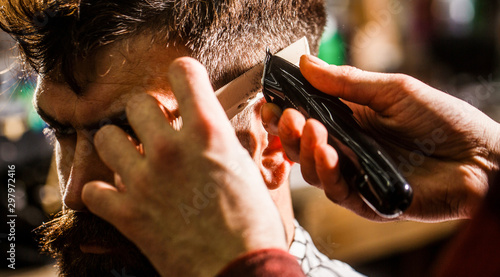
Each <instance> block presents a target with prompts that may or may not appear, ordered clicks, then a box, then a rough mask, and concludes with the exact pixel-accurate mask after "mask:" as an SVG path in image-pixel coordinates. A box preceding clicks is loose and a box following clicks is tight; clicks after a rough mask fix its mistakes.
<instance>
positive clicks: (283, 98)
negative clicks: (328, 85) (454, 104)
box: [262, 51, 413, 218]
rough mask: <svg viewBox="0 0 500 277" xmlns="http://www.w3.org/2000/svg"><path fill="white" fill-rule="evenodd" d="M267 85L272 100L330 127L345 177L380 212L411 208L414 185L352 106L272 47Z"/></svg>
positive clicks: (330, 137) (395, 213)
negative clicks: (312, 80) (316, 83)
mask: <svg viewBox="0 0 500 277" xmlns="http://www.w3.org/2000/svg"><path fill="white" fill-rule="evenodd" d="M262 85H263V93H264V96H265V97H266V100H267V101H268V102H270V103H274V104H276V105H278V106H279V107H280V108H282V109H286V108H294V109H296V110H298V111H300V112H301V113H302V114H303V115H304V116H305V117H306V118H314V119H316V120H318V121H320V122H321V123H322V124H323V125H324V126H325V127H326V129H327V130H328V143H329V144H330V145H332V146H333V147H334V148H335V149H336V150H337V152H338V154H339V163H340V169H341V172H342V175H343V177H344V179H345V180H346V181H347V182H348V183H349V184H351V185H353V186H354V187H355V189H356V190H357V191H358V192H359V194H360V195H361V197H362V198H363V200H364V201H365V203H366V204H368V205H369V206H370V207H371V208H372V209H373V210H374V211H375V212H377V213H378V214H379V215H381V216H383V217H386V218H394V217H397V216H399V215H400V214H401V213H402V212H403V211H404V210H406V209H407V208H408V206H409V205H410V203H411V200H412V196H413V192H412V189H411V187H410V185H409V184H408V182H407V181H406V180H405V179H404V178H403V176H401V174H400V173H399V172H398V171H397V169H396V167H395V166H394V163H393V162H392V160H391V159H390V157H389V156H388V155H387V154H386V153H385V151H384V150H383V149H382V147H381V146H380V145H378V143H376V142H375V140H373V139H372V138H370V137H369V136H367V135H366V133H365V132H364V130H363V129H362V128H361V127H360V126H359V124H358V122H357V121H356V119H355V118H354V116H353V113H352V111H351V110H350V108H349V107H348V106H347V105H345V104H344V103H343V102H342V101H340V100H339V99H338V98H337V97H333V96H330V95H327V94H324V93H322V92H320V91H319V90H317V89H316V88H314V87H313V86H312V85H311V84H310V83H309V82H308V81H307V80H306V79H305V78H304V77H303V76H302V74H301V73H300V70H299V68H298V67H297V66H295V65H293V64H291V63H289V62H288V61H286V60H284V59H282V58H280V57H278V56H274V55H272V54H271V53H269V51H268V53H267V56H266V60H265V67H264V73H263V77H262Z"/></svg>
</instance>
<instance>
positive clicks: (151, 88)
mask: <svg viewBox="0 0 500 277" xmlns="http://www.w3.org/2000/svg"><path fill="white" fill-rule="evenodd" d="M183 54H185V52H184V51H181V50H178V49H171V48H167V47H163V46H160V45H148V44H147V43H146V41H131V42H127V43H126V42H121V43H117V44H115V45H113V46H110V47H106V48H103V49H102V51H100V52H99V53H97V54H96V55H95V65H94V66H92V68H91V67H90V66H88V65H85V64H84V63H83V64H82V65H81V66H79V69H80V70H83V71H87V72H86V73H85V74H84V76H86V82H85V83H84V85H83V86H82V93H81V95H77V94H75V93H74V92H73V91H71V89H70V87H69V86H68V85H67V84H65V83H63V82H60V80H55V79H54V78H52V77H51V76H41V77H39V82H38V86H37V93H36V97H35V99H34V101H35V106H36V107H37V108H38V109H39V110H42V111H44V112H45V113H46V114H48V115H50V116H52V117H53V118H56V119H58V120H63V119H64V120H66V119H68V118H70V117H71V116H73V117H74V118H73V119H78V118H87V119H90V118H92V117H93V116H94V117H103V114H107V115H109V116H111V115H115V114H120V113H121V112H122V111H123V110H124V107H125V105H126V102H127V100H128V99H129V98H130V97H131V96H132V95H134V94H137V93H144V92H147V93H149V94H152V95H153V96H155V97H156V98H157V99H158V100H159V101H160V102H162V104H163V105H165V106H166V108H167V109H175V108H176V103H175V100H174V99H173V96H172V94H171V92H170V86H169V83H168V73H167V72H168V66H169V64H170V63H171V62H172V61H173V60H174V59H175V58H177V57H179V56H181V55H183ZM68 105H70V106H73V107H74V109H73V110H72V111H69V110H71V107H68ZM62 108H64V109H62ZM103 109H105V111H103ZM63 110H65V112H64V111H63ZM85 114H86V116H83V115H85ZM77 121H82V120H77Z"/></svg>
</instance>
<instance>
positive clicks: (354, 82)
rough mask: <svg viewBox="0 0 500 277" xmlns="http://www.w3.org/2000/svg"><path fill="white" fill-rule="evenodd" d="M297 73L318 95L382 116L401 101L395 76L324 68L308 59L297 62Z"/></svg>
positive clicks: (318, 62)
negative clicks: (331, 97) (339, 99)
mask: <svg viewBox="0 0 500 277" xmlns="http://www.w3.org/2000/svg"><path fill="white" fill-rule="evenodd" d="M300 71H301V73H302V74H303V75H304V77H305V78H306V79H307V80H308V81H309V82H310V83H311V84H312V85H313V86H314V87H316V88H317V89H319V90H320V91H322V92H324V93H327V94H330V95H334V96H338V97H340V98H342V99H345V100H347V101H350V102H354V103H357V104H361V105H366V106H369V107H370V108H372V109H373V110H375V111H376V112H382V111H384V110H385V109H387V108H388V107H389V106H390V105H392V104H394V103H396V102H397V101H398V100H400V99H402V98H404V97H405V96H406V95H405V94H404V93H402V87H400V86H401V80H402V79H401V78H399V77H401V76H402V75H399V74H384V73H374V72H367V71H363V70H360V69H357V68H354V67H351V66H335V65H328V64H327V63H325V62H324V61H322V60H320V59H319V58H316V57H314V56H310V55H304V56H302V57H301V58H300Z"/></svg>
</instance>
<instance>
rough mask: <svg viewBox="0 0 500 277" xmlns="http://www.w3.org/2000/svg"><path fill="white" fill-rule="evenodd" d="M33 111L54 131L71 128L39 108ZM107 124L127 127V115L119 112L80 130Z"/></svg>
mask: <svg viewBox="0 0 500 277" xmlns="http://www.w3.org/2000/svg"><path fill="white" fill-rule="evenodd" d="M35 110H36V112H37V113H38V115H40V117H41V118H42V119H43V121H45V123H47V124H48V125H49V126H50V127H52V128H54V129H64V128H68V127H73V126H71V125H66V124H63V123H61V122H59V121H58V120H57V119H55V118H54V117H53V116H51V115H49V114H48V113H47V112H45V111H44V110H43V109H42V108H40V107H39V106H35ZM109 124H114V125H117V126H123V125H128V124H129V123H128V118H127V114H126V112H125V110H123V111H120V112H118V113H116V114H114V115H111V116H107V117H105V118H103V119H101V120H99V122H93V123H89V124H85V125H84V126H82V128H83V129H87V130H92V129H100V128H101V127H103V126H105V125H109Z"/></svg>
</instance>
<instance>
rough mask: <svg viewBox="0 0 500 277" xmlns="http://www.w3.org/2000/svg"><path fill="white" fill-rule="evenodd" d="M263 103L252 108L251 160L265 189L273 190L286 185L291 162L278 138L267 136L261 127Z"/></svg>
mask: <svg viewBox="0 0 500 277" xmlns="http://www.w3.org/2000/svg"><path fill="white" fill-rule="evenodd" d="M264 103H265V101H261V102H259V103H257V104H256V105H255V108H254V115H255V116H253V119H254V120H252V123H251V124H252V127H251V128H252V132H253V133H254V138H255V144H256V145H255V147H254V149H253V150H254V151H253V153H252V158H253V159H254V161H255V163H256V164H257V166H258V167H259V170H260V173H261V174H262V177H263V178H264V182H265V183H266V185H267V188H268V189H270V190H274V189H277V188H279V187H281V186H282V185H283V184H288V176H289V175H290V168H291V166H292V164H293V162H292V161H290V160H289V159H288V158H287V156H286V154H285V150H284V149H283V147H282V146H281V141H280V138H279V137H278V136H274V135H271V134H268V133H267V132H266V130H265V129H264V126H262V120H261V117H260V108H261V107H262V104H264Z"/></svg>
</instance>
